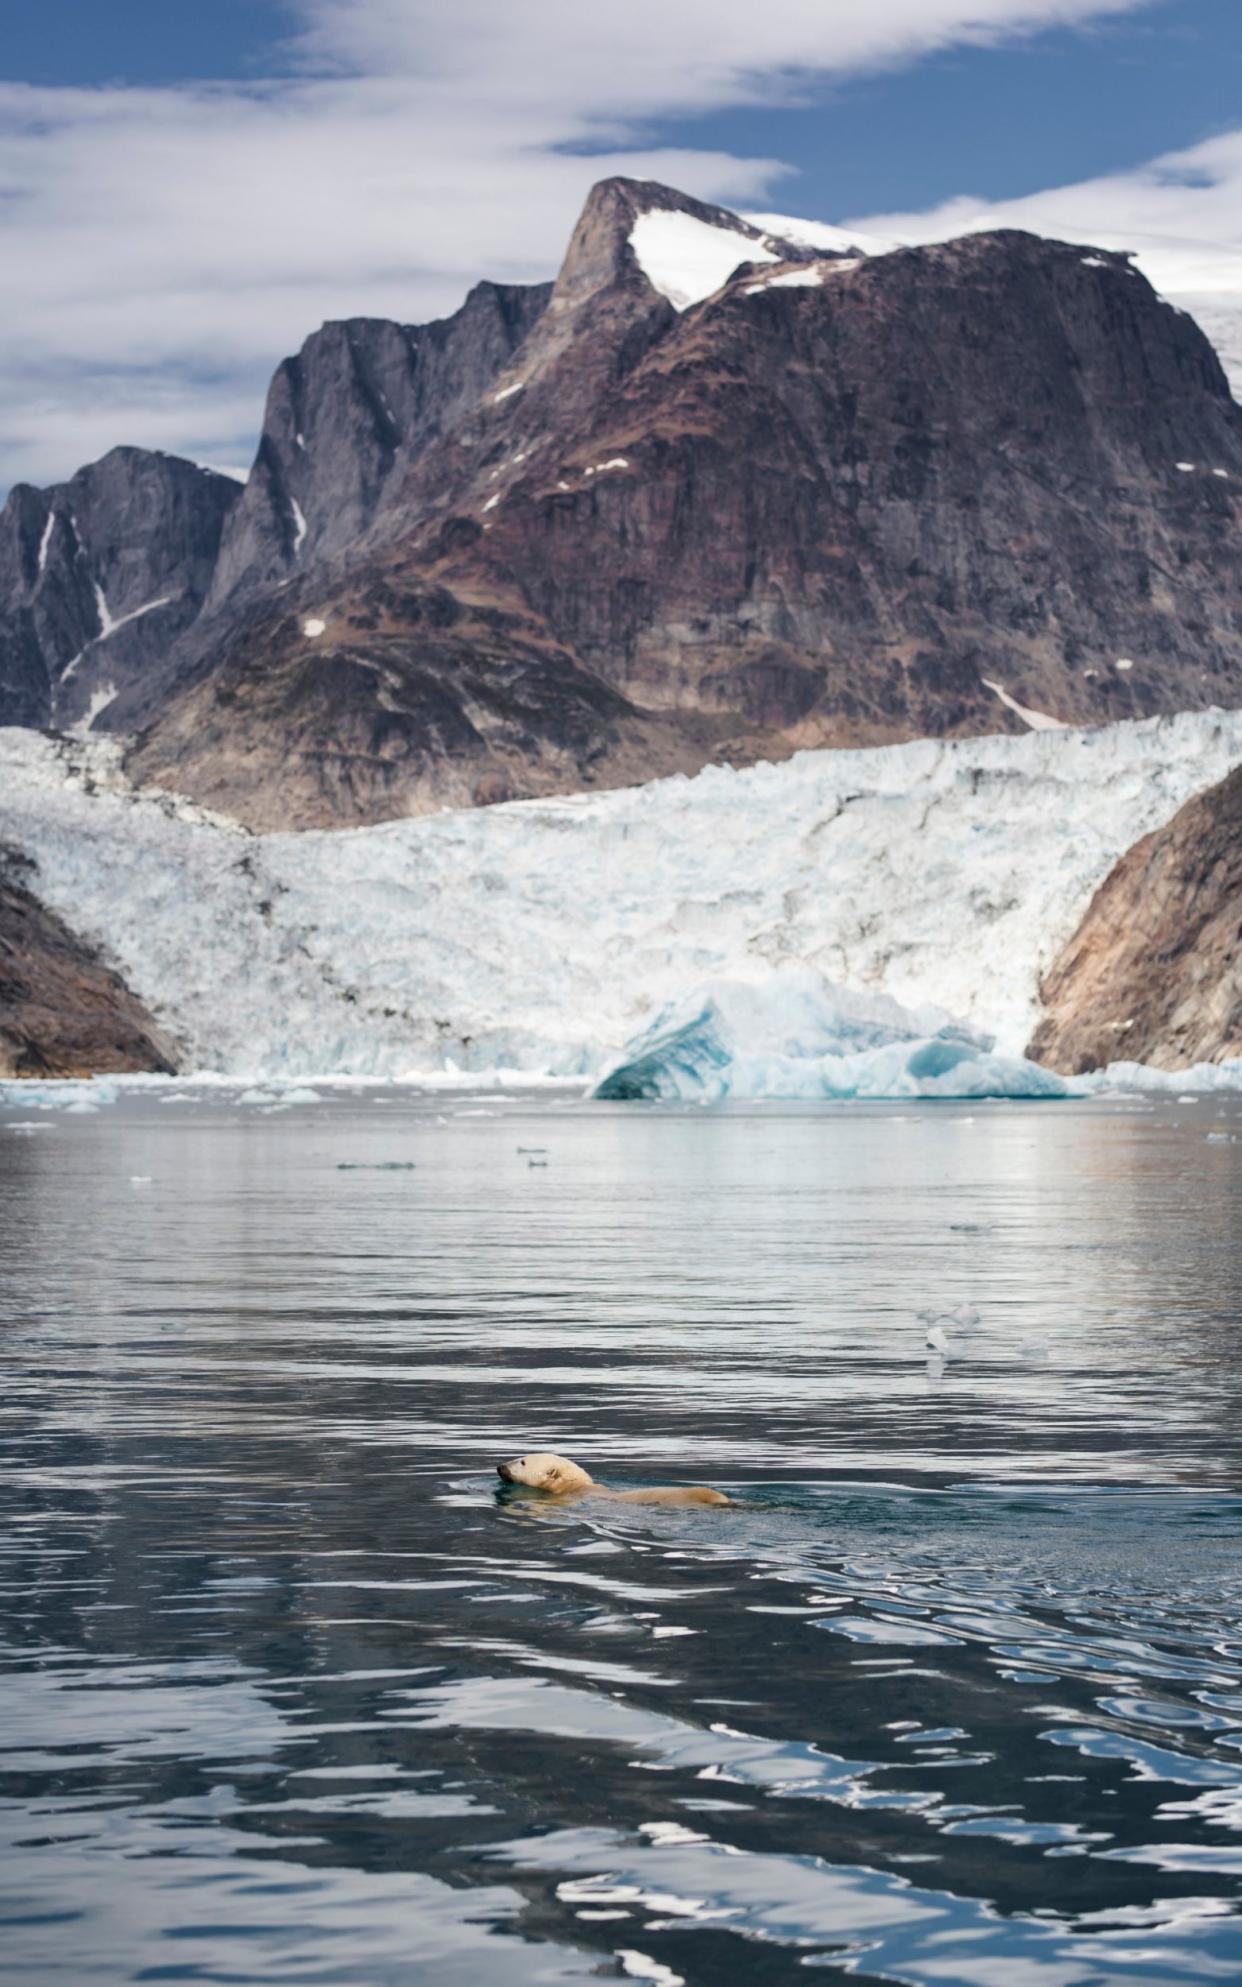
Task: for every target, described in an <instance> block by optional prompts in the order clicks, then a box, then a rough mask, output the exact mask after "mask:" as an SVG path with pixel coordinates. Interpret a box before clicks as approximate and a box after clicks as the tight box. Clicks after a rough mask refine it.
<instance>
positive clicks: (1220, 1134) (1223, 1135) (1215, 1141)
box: [1207, 1131, 1236, 1145]
mask: <svg viewBox="0 0 1242 1987" xmlns="http://www.w3.org/2000/svg"><path fill="white" fill-rule="evenodd" d="M1207 1142H1208V1144H1209V1145H1233V1144H1235V1143H1236V1141H1235V1139H1234V1136H1233V1133H1232V1132H1227V1131H1210V1132H1209V1133H1208V1135H1207Z"/></svg>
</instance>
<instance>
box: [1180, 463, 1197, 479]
mask: <svg viewBox="0 0 1242 1987" xmlns="http://www.w3.org/2000/svg"><path fill="white" fill-rule="evenodd" d="M1194 466H1195V465H1194V463H1193V462H1179V463H1177V464H1176V467H1177V468H1178V469H1180V470H1181V472H1182V475H1183V476H1189V475H1190V473H1191V471H1192V470H1193V469H1194Z"/></svg>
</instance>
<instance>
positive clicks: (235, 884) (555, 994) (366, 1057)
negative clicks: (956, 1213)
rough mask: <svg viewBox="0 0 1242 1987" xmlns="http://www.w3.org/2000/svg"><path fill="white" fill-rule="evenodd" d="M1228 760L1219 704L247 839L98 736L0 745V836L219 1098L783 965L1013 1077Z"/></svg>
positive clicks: (1179, 1087) (490, 1068)
mask: <svg viewBox="0 0 1242 1987" xmlns="http://www.w3.org/2000/svg"><path fill="white" fill-rule="evenodd" d="M306 625H307V628H308V632H309V631H310V628H311V626H312V624H306ZM321 631H322V624H318V626H317V628H316V632H321ZM1239 763H1242V712H1239V711H1229V712H1219V711H1216V712H1213V711H1209V712H1194V713H1187V714H1184V715H1182V716H1179V717H1174V718H1158V719H1148V720H1145V721H1143V722H1141V723H1128V724H1117V725H1110V726H1107V727H1100V728H1098V729H1092V730H1085V731H1057V732H1026V733H1023V734H1021V735H1020V736H1012V737H1011V736H994V737H988V738H974V739H963V740H956V741H952V742H942V741H936V740H930V739H928V740H919V741H917V742H915V743H913V744H910V745H901V746H888V747H877V748H873V749H870V750H866V751H847V752H828V751H825V752H807V753H802V754H799V755H798V756H797V757H796V758H793V759H791V760H788V761H786V762H785V763H783V764H781V765H759V766H754V767H750V768H748V769H747V770H745V771H742V772H734V771H731V770H729V769H726V768H723V767H720V768H712V769H710V770H708V771H706V772H703V773H701V774H699V776H698V777H697V778H695V779H682V778H677V779H670V780H663V781H658V782H655V783H653V784H651V785H649V786H645V787H638V788H631V789H627V790H622V791H619V792H613V793H604V794H593V795H575V796H572V797H569V798H564V799H554V800H539V801H524V802H519V803H514V804H511V805H508V806H503V807H493V808H483V809H476V810H464V811H461V812H446V813H442V814H437V815H429V816H423V817H421V818H419V819H415V820H409V821H396V822H390V823H388V824H386V825H384V826H382V827H378V828H369V829H356V830H350V831H339V832H331V833H326V832H314V833H303V834H281V835H267V836H253V835H250V834H247V833H245V832H244V831H242V830H240V829H238V828H235V827H233V826H231V825H229V824H227V823H222V822H221V821H220V820H219V818H218V817H212V816H210V815H208V814H207V813H206V812H205V811H204V810H202V809H199V808H196V807H194V806H193V805H191V804H190V803H188V802H180V803H178V802H176V801H175V800H174V799H172V798H170V797H169V796H168V795H167V794H161V793H156V792H153V791H152V792H147V793H142V794H134V793H133V792H131V791H130V790H129V789H128V787H127V785H126V782H125V780H124V777H123V775H122V774H121V772H120V770H119V760H118V752H117V747H116V745H115V743H113V742H111V741H109V740H107V739H103V738H98V737H92V738H91V739H89V740H77V739H74V740H69V741H61V742H59V743H58V742H57V741H55V740H53V739H51V738H48V737H45V736H43V735H41V734H39V733H36V732H32V731H17V730H14V731H7V732H5V731H0V841H4V842H10V843H12V844H14V845H15V846H17V847H19V848H24V849H25V850H27V851H28V852H29V853H30V854H31V855H32V856H34V857H35V858H36V860H37V862H38V864H39V874H38V878H37V888H38V890H39V892H40V894H41V895H42V896H43V897H44V899H45V900H46V901H47V903H48V904H49V905H50V907H51V908H52V909H53V910H55V911H57V912H59V913H60V915H61V916H63V917H64V918H65V919H66V921H67V922H68V923H69V924H70V925H71V926H72V927H73V928H74V929H76V930H77V931H79V932H80V933H82V935H83V936H84V937H86V938H88V939H92V940H94V941H95V942H96V943H99V944H101V945H102V946H103V947H104V948H105V949H106V951H107V953H108V955H109V956H110V957H111V959H112V960H113V961H114V962H115V964H116V965H117V966H118V968H119V969H120V970H121V972H122V973H123V974H124V976H125V978H126V980H127V981H128V982H129V984H130V985H131V986H132V987H133V989H134V991H135V992H136V993H137V994H138V995H139V996H140V997H141V998H142V999H143V1000H144V1001H145V1002H146V1003H147V1005H148V1006H149V1007H150V1009H151V1010H152V1012H153V1013H155V1014H156V1016H157V1017H158V1018H159V1020H160V1022H161V1023H162V1025H163V1026H164V1027H166V1028H167V1029H168V1030H169V1031H170V1032H171V1033H172V1034H173V1035H174V1036H175V1037H176V1038H177V1040H178V1041H179V1042H180V1043H181V1044H182V1046H183V1051H184V1056H185V1061H186V1065H187V1067H191V1068H195V1069H204V1070H215V1071H218V1072H222V1073H225V1074H227V1075H229V1076H232V1077H245V1078H247V1079H249V1080H258V1081H262V1082H263V1083H270V1082H272V1081H274V1080H276V1079H284V1080H295V1079H299V1078H304V1079H318V1078H320V1077H322V1076H323V1074H324V1073H325V1072H327V1073H330V1072H340V1073H343V1074H349V1075H352V1076H353V1077H365V1078H390V1077H397V1078H402V1077H409V1076H414V1075H418V1076H420V1077H423V1078H432V1079H434V1080H436V1081H438V1082H441V1083H444V1084H446V1085H450V1086H451V1085H454V1084H460V1083H461V1082H462V1081H463V1080H465V1079H467V1078H469V1077H471V1076H472V1075H473V1077H474V1078H475V1080H476V1081H477V1079H478V1077H479V1076H480V1075H483V1074H486V1075H487V1077H488V1078H489V1080H493V1081H495V1080H497V1079H496V1077H495V1072H498V1071H501V1070H504V1071H507V1072H512V1073H513V1075H514V1077H515V1078H516V1077H517V1076H519V1075H521V1074H525V1075H526V1076H527V1077H529V1076H547V1077H557V1078H567V1079H571V1078H578V1079H581V1080H582V1081H583V1082H588V1081H590V1080H592V1079H594V1078H596V1077H598V1076H599V1075H600V1073H601V1072H602V1071H603V1070H604V1069H605V1068H606V1067H608V1066H609V1065H610V1064H612V1063H614V1062H615V1061H616V1060H617V1058H618V1057H619V1055H620V1054H621V1052H622V1050H623V1049H624V1047H625V1045H626V1043H627V1042H629V1041H631V1039H632V1038H633V1037H634V1036H635V1035H637V1034H638V1033H639V1031H641V1030H643V1029H644V1028H646V1027H648V1026H649V1025H650V1023H651V1020H652V1017H653V1016H654V1015H655V1014H657V1013H659V1012H660V1010H662V1009H663V1008H665V1007H667V1006H668V1005H669V1003H671V1002H674V1001H678V1000H681V999H683V998H684V997H685V996H686V995H687V993H688V992H689V991H690V990H691V989H693V988H695V987H699V986H703V985H705V984H708V983H712V982H717V981H723V980H741V981H744V982H747V983H750V984H755V983H758V982H761V981H762V980H763V979H764V978H765V977H766V976H767V975H768V974H769V973H772V972H777V971H780V970H781V969H783V968H786V967H807V968H811V969H813V971H814V972H815V973H816V974H818V975H819V976H821V978H823V979H826V980H829V981H831V982H833V983H834V984H835V985H836V986H838V987H841V988H847V989H849V990H850V991H851V992H854V993H870V994H874V993H887V994H889V995H891V996H892V997H893V999H894V1000H896V1001H898V1002H900V1003H901V1004H902V1005H903V1006H905V1007H907V1008H919V1007H921V1006H923V1005H925V1004H927V1003H934V1004H935V1005H936V1006H938V1007H940V1008H942V1009H944V1010H945V1011H946V1012H947V1013H948V1014H950V1015H952V1016H954V1017H956V1019H957V1021H958V1023H960V1024H962V1025H963V1026H964V1027H966V1028H969V1029H974V1030H977V1031H979V1032H980V1033H983V1034H987V1035H991V1036H993V1037H995V1039H996V1043H997V1048H996V1051H995V1053H996V1054H998V1055H999V1056H1001V1057H1005V1058H1014V1057H1020V1055H1021V1052H1022V1049H1023V1047H1024V1045H1025V1043H1026V1042H1027V1041H1028V1040H1029V1037H1030V1033H1031V1030H1032V1027H1033V1024H1034V1021H1035V1018H1036V1014H1037V996H1036V988H1037V982H1038V977H1039V974H1040V972H1041V971H1042V970H1044V969H1046V968H1047V967H1048V966H1049V965H1050V964H1051V962H1052V959H1053V958H1054V957H1055V955H1056V952H1057V951H1058V949H1059V948H1060V946H1061V945H1062V944H1063V943H1064V941H1065V940H1066V939H1067V938H1068V937H1069V936H1070V934H1071V933H1072V931H1073V930H1074V928H1075V926H1076V925H1077V923H1078V921H1079V919H1080V918H1081V916H1082V914H1083V912H1084V911H1085V909H1086V907H1087V904H1088V902H1089V901H1090V898H1091V895H1092V893H1093V891H1094V890H1095V889H1096V887H1097V886H1098V885H1099V884H1100V883H1101V882H1102V881H1103V879H1104V877H1105V876H1106V875H1107V873H1108V871H1109V869H1110V868H1111V866H1112V864H1113V863H1114V861H1115V860H1116V859H1117V857H1118V856H1120V855H1121V854H1122V853H1123V852H1124V851H1125V850H1126V849H1127V848H1129V847H1130V846H1131V844H1132V843H1134V842H1135V841H1137V840H1138V839H1139V837H1140V836H1141V835H1144V834H1147V833H1148V832H1149V831H1150V830H1151V829H1153V828H1155V827H1158V826H1159V825H1161V824H1162V823H1163V822H1165V821H1167V820H1168V819H1169V818H1170V816H1171V815H1172V814H1173V813H1175V812H1176V810H1177V809H1178V808H1179V807H1180V806H1181V805H1182V804H1183V802H1184V801H1186V800H1188V799H1189V798H1190V796H1191V795H1192V794H1194V793H1196V792H1198V791H1200V790H1201V789H1202V788H1204V787H1206V786H1209V785H1211V784H1212V783H1213V782H1214V781H1216V780H1219V779H1221V778H1223V776H1224V775H1225V774H1226V773H1227V772H1228V771H1230V770H1231V769H1232V767H1234V766H1235V765H1237V764H1239ZM88 786H89V787H90V788H91V789H93V790H91V791H88V790H87V789H88ZM204 960H210V962H211V970H210V972H205V971H204V970H203V964H204ZM902 1053H903V1054H904V1051H903V1052H902ZM506 1080H507V1079H506ZM972 1080H973V1079H972ZM1108 1080H1109V1082H1111V1083H1113V1084H1116V1085H1120V1086H1121V1087H1140V1086H1143V1085H1146V1086H1147V1087H1166V1086H1167V1087H1168V1088H1170V1089H1172V1090H1176V1091H1184V1090H1187V1089H1188V1088H1195V1089H1198V1088H1202V1087H1204V1086H1205V1084H1212V1085H1220V1086H1221V1087H1236V1086H1237V1084H1238V1081H1239V1072H1238V1070H1237V1069H1236V1068H1235V1069H1234V1070H1233V1071H1232V1072H1230V1071H1229V1070H1228V1069H1227V1068H1225V1067H1221V1068H1219V1069H1218V1068H1215V1067H1213V1068H1212V1069H1210V1070H1209V1071H1207V1072H1204V1073H1200V1072H1196V1073H1194V1075H1193V1076H1191V1075H1187V1074H1186V1073H1185V1072H1182V1073H1180V1074H1177V1075H1170V1076H1168V1077H1167V1078H1166V1077H1164V1076H1162V1075H1161V1074H1160V1073H1159V1072H1143V1071H1138V1072H1135V1071H1130V1070H1126V1069H1125V1068H1124V1067H1123V1068H1122V1069H1121V1070H1114V1071H1113V1072H1110V1076H1109V1079H1108Z"/></svg>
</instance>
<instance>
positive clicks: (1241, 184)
mask: <svg viewBox="0 0 1242 1987" xmlns="http://www.w3.org/2000/svg"><path fill="white" fill-rule="evenodd" d="M1169 155H1179V156H1178V157H1176V158H1175V159H1174V160H1173V162H1172V163H1169ZM1153 162H1155V163H1153ZM618 170H621V171H624V170H632V171H634V172H635V173H636V174H639V175H648V176H653V177H660V178H665V179H668V180H670V181H672V183H674V184H679V185H682V186H684V187H685V188H686V189H687V190H689V191H692V192H696V193H699V194H701V195H703V196H705V197H709V198H719V199H723V200H724V201H726V202H727V203H728V204H733V205H739V206H743V207H747V206H749V207H751V208H757V209H762V210H766V211H784V212H787V213H800V214H804V215H808V216H813V217H817V218H820V219H825V220H842V219H847V218H852V219H855V220H858V221H860V223H861V222H864V221H867V220H872V221H874V220H875V219H877V218H882V219H884V220H887V221H888V222H889V223H892V222H893V220H894V217H896V221H897V224H898V225H899V228H900V231H901V232H902V234H903V235H904V237H905V238H911V239H917V238H920V237H927V238H930V237H931V236H934V235H935V234H936V233H944V232H949V231H955V230H956V229H957V228H959V227H962V226H985V225H990V224H995V223H996V222H1001V221H1003V222H1006V223H1016V224H1019V225H1029V226H1036V227H1047V228H1049V229H1050V230H1051V231H1056V232H1062V233H1070V234H1073V235H1074V237H1075V238H1076V239H1098V240H1102V241H1106V242H1107V244H1108V245H1110V246H1134V247H1136V248H1138V250H1139V252H1140V254H1141V255H1144V256H1146V257H1147V258H1148V261H1149V262H1150V265H1151V267H1150V273H1152V274H1153V277H1154V278H1155V279H1156V280H1159V281H1160V282H1161V283H1162V284H1163V287H1164V288H1165V289H1166V290H1168V291H1170V292H1172V293H1180V292H1185V293H1187V294H1192V293H1193V294H1194V295H1196V296H1198V295H1203V296H1205V297H1208V298H1217V297H1218V296H1223V297H1225V298H1228V297H1229V296H1230V295H1231V294H1232V292H1233V291H1234V289H1235V288H1236V289H1237V291H1238V292H1239V309H1240V310H1242V273H1239V272H1242V240H1240V237H1242V228H1240V226H1239V219H1240V216H1242V0H1156V4H1143V0H866V4H860V0H764V4H763V5H762V6H757V5H755V4H754V0H746V3H745V5H742V4H739V0H594V4H593V5H592V6H591V7H590V8H589V9H587V8H584V7H583V6H582V5H581V0H520V4H518V0H453V4H452V5H451V6H446V5H445V0H288V4H287V5H282V6H274V5H271V4H269V3H268V0H212V5H211V6H209V7H205V8H190V9H181V8H173V7H170V6H169V5H168V4H167V0H112V4H110V5H106V6H102V5H100V0H39V4H35V0H7V5H6V8H5V34H4V39H3V45H2V47H0V257H2V258H3V266H4V267H5V269H6V272H7V274H8V276H9V278H10V279H11V280H9V281H6V290H7V292H8V294H7V296H6V310H5V313H4V314H3V315H2V317H0V488H2V487H3V486H4V484H5V483H6V482H7V481H9V480H11V479H12V478H13V477H15V476H30V477H31V478H32V479H34V478H39V477H48V476H53V475H63V474H65V473H67V472H68V471H69V470H71V469H72V468H73V467H74V466H75V465H76V463H77V462H78V461H81V460H83V459H87V458H89V456H90V455H91V454H94V453H98V452H100V450H101V448H102V447H104V446H107V445H108V444H109V442H110V441H120V440H130V441H135V442H139V443H144V444H146V445H152V446H164V447H173V448H178V449H181V450H184V451H185V452H188V453H193V454H198V455H200V456H205V457H207V458H209V459H214V460H222V461H229V462H234V461H235V462H237V463H238V464H241V463H244V462H245V460H246V459H247V458H248V455H249V452H250V449H251V446H252V443H253V437H254V431H255V428H256V426H257V421H258V418H259V413H260V404H261V398H262V390H263V384H264V381H265V378H266V376H267V374H268V372H269V371H270V369H271V366H272V365H273V364H274V363H275V361H276V360H277V359H278V358H279V357H280V356H281V355H282V353H283V352H284V351H285V350H287V349H290V348H292V347H295V346H296V345H297V344H298V343H300V342H301V339H302V338H303V337H304V336H305V335H306V333H307V332H309V331H310V330H311V329H313V328H314V326H315V325H316V324H318V323H319V322H320V321H322V319H323V318H324V317H326V316H342V315H346V314H350V313H353V312H361V311H366V312H373V313H376V314H383V315H393V316H400V317H404V318H407V319H413V320H417V319H419V318H424V317H426V316H429V315H435V314H439V313H442V312H444V311H447V310H450V309H452V308H454V307H455V305H456V303H457V302H458V301H460V298H461V295H462V294H463V293H464V290H465V288H466V287H467V285H468V282H469V281H470V280H471V279H472V278H473V277H474V276H476V275H479V274H484V273H488V274H494V275H500V276H508V277H511V278H515V279H519V280H522V279H534V278H536V277H542V276H544V275H546V274H548V273H550V272H551V271H552V269H553V268H554V267H555V262H556V259H557V256H558V253H559V250H560V248H561V246H562V245H563V242H564V239H565V236H566V234H567V233H568V230H569V227H570V226H571V225H572V221H573V217H574V213H575V211H576V209H577V207H578V205H579V204H580V201H581V198H582V196H583V194H584V192H585V190H586V188H587V186H588V185H589V184H590V181H591V179H592V178H594V177H598V176H599V174H600V173H601V172H605V171H618ZM1212 307H1213V306H1212V305H1211V304H1209V308H1212Z"/></svg>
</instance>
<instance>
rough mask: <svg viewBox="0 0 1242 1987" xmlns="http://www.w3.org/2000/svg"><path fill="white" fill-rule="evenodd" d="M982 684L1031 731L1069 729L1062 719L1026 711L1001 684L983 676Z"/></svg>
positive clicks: (1045, 712)
mask: <svg viewBox="0 0 1242 1987" xmlns="http://www.w3.org/2000/svg"><path fill="white" fill-rule="evenodd" d="M983 682H984V686H985V688H987V689H989V690H991V691H992V693H993V695H994V696H997V697H999V698H1000V700H1001V702H1002V704H1004V705H1005V707H1006V709H1007V710H1011V711H1013V712H1014V713H1015V714H1016V715H1017V716H1018V717H1020V718H1021V719H1022V722H1023V723H1024V724H1027V725H1029V726H1030V728H1031V730H1032V731H1067V730H1068V729H1069V727H1068V725H1067V724H1066V722H1065V720H1064V718H1054V717H1049V715H1048V713H1047V711H1032V710H1028V709H1027V707H1026V705H1025V704H1020V703H1019V702H1018V700H1017V698H1016V697H1011V696H1010V694H1009V692H1008V690H1006V689H1005V688H1004V687H1003V685H1002V684H1000V683H994V682H993V681H992V679H991V677H990V676H985V677H984V678H983Z"/></svg>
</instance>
